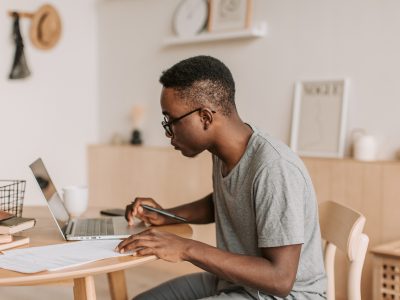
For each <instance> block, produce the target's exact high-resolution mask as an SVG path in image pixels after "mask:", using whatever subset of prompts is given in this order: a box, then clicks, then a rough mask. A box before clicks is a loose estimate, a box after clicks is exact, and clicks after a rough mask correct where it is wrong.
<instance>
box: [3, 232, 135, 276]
mask: <svg viewBox="0 0 400 300" xmlns="http://www.w3.org/2000/svg"><path fill="white" fill-rule="evenodd" d="M120 242H121V240H98V241H82V242H68V243H63V244H57V245H50V246H41V247H30V248H22V249H15V250H9V251H5V252H4V255H0V268H4V269H7V270H12V271H17V272H21V273H36V272H41V271H55V270H59V269H63V268H66V267H73V266H77V265H82V264H86V263H90V262H93V261H97V260H101V259H105V258H110V257H118V256H127V255H132V254H133V251H130V252H126V253H124V254H120V253H118V252H116V251H114V249H115V247H117V245H118V244H119V243H120Z"/></svg>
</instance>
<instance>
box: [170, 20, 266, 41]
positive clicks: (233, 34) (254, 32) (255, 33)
mask: <svg viewBox="0 0 400 300" xmlns="http://www.w3.org/2000/svg"><path fill="white" fill-rule="evenodd" d="M266 35H267V23H266V22H261V23H259V24H257V25H255V26H252V27H251V28H248V29H243V30H235V31H224V32H204V33H200V34H198V35H196V36H193V37H185V38H182V37H169V38H166V39H165V40H164V45H166V46H170V45H179V44H191V43H202V42H211V41H219V40H230V39H243V38H257V37H264V36H266Z"/></svg>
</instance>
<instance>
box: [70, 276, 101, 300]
mask: <svg viewBox="0 0 400 300" xmlns="http://www.w3.org/2000/svg"><path fill="white" fill-rule="evenodd" d="M74 300H96V290H95V287H94V279H93V276H87V277H83V278H76V279H74Z"/></svg>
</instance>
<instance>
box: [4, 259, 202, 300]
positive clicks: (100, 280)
mask: <svg viewBox="0 0 400 300" xmlns="http://www.w3.org/2000/svg"><path fill="white" fill-rule="evenodd" d="M198 271H201V270H200V269H198V268H197V267H195V266H192V265H191V264H189V263H185V262H183V263H177V264H171V263H168V262H164V261H161V260H159V261H155V262H151V263H148V264H144V265H141V266H137V267H135V268H132V269H129V270H126V271H125V278H126V283H127V289H128V296H129V298H132V297H133V296H134V295H136V294H138V293H140V292H142V291H145V290H147V289H149V288H151V287H153V286H156V285H158V284H160V283H162V282H164V281H166V280H168V279H171V278H174V277H176V276H180V275H183V274H187V273H193V272H198ZM149 278H151V280H149ZM95 286H96V296H97V300H106V299H107V300H108V299H111V297H110V294H109V290H108V282H107V277H106V276H105V275H99V276H96V277H95ZM27 299H29V300H35V299H37V300H39V299H40V300H43V299H57V300H70V299H73V292H72V285H49V286H35V287H0V300H27Z"/></svg>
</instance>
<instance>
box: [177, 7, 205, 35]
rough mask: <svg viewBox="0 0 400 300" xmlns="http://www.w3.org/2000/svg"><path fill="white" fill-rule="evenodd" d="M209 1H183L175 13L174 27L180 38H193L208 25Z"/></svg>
mask: <svg viewBox="0 0 400 300" xmlns="http://www.w3.org/2000/svg"><path fill="white" fill-rule="evenodd" d="M207 18H208V4H207V0H183V1H182V2H181V3H180V4H179V6H178V8H177V9H176V11H175V15H174V21H173V26H174V30H175V33H176V34H177V35H179V36H182V37H184V36H193V35H196V34H197V33H199V32H200V31H202V30H203V29H204V27H205V25H206V23H207Z"/></svg>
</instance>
